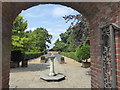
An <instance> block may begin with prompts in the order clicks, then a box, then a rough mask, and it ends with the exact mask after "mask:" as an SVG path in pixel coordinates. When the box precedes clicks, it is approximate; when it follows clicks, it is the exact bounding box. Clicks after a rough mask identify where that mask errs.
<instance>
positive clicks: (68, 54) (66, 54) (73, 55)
mask: <svg viewBox="0 0 120 90" xmlns="http://www.w3.org/2000/svg"><path fill="white" fill-rule="evenodd" d="M60 54H61V55H64V56H66V57H69V58H72V59H74V60H77V58H76V55H75V52H61V53H60Z"/></svg>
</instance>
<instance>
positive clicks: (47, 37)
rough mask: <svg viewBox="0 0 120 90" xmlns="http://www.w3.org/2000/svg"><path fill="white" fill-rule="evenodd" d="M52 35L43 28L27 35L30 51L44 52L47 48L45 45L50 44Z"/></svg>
mask: <svg viewBox="0 0 120 90" xmlns="http://www.w3.org/2000/svg"><path fill="white" fill-rule="evenodd" d="M51 39H52V35H51V34H49V33H48V31H47V30H46V29H44V28H37V29H35V30H34V31H33V32H31V33H30V34H29V41H30V42H29V44H30V46H31V47H30V50H32V51H44V50H46V49H47V48H48V47H49V46H48V45H47V43H51Z"/></svg>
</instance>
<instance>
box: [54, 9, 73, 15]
mask: <svg viewBox="0 0 120 90" xmlns="http://www.w3.org/2000/svg"><path fill="white" fill-rule="evenodd" d="M73 11H74V10H73V9H71V8H67V7H55V8H54V9H53V12H52V13H53V15H54V16H57V17H61V16H65V15H67V14H68V13H72V12H73Z"/></svg>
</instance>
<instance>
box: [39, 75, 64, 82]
mask: <svg viewBox="0 0 120 90" xmlns="http://www.w3.org/2000/svg"><path fill="white" fill-rule="evenodd" d="M40 78H41V79H43V80H46V81H59V80H63V79H65V76H64V75H63V74H60V73H58V74H56V75H54V76H50V75H48V74H44V75H41V77H40Z"/></svg>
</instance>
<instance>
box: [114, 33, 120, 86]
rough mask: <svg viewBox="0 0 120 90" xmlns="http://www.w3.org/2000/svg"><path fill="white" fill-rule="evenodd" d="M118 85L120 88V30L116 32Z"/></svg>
mask: <svg viewBox="0 0 120 90" xmlns="http://www.w3.org/2000/svg"><path fill="white" fill-rule="evenodd" d="M115 47H116V69H117V70H116V71H117V73H116V74H117V87H118V88H120V31H116V32H115Z"/></svg>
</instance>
